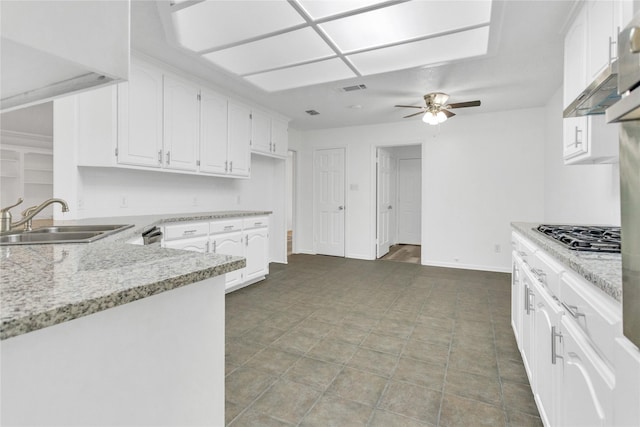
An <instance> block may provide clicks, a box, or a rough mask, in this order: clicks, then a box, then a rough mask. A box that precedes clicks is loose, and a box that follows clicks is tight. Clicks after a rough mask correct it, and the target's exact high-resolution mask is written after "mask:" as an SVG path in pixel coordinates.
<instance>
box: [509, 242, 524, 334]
mask: <svg viewBox="0 0 640 427" xmlns="http://www.w3.org/2000/svg"><path fill="white" fill-rule="evenodd" d="M512 264H513V265H512V270H511V327H512V328H513V334H514V335H515V337H516V342H520V335H521V333H522V309H523V304H522V301H523V298H524V294H523V279H522V274H523V271H522V260H521V259H520V258H519V256H518V255H517V254H516V253H515V251H514V253H513V262H512Z"/></svg>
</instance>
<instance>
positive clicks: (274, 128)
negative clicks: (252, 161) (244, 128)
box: [251, 110, 289, 158]
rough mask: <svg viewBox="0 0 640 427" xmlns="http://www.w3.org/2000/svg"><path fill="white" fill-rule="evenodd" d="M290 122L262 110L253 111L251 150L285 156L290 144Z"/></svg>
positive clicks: (280, 156) (274, 155)
mask: <svg viewBox="0 0 640 427" xmlns="http://www.w3.org/2000/svg"><path fill="white" fill-rule="evenodd" d="M288 127H289V125H288V122H287V121H286V120H281V119H278V118H276V117H272V116H270V115H268V114H267V113H264V112H262V111H260V110H253V111H252V112H251V151H252V152H253V153H256V154H261V155H266V156H271V157H278V158H285V157H286V156H287V149H288V144H289V136H288Z"/></svg>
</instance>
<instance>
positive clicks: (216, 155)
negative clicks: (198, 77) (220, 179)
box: [200, 90, 228, 174]
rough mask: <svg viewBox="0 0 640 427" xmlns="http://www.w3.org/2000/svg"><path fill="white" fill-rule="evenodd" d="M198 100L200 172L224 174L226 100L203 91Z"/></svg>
mask: <svg viewBox="0 0 640 427" xmlns="http://www.w3.org/2000/svg"><path fill="white" fill-rule="evenodd" d="M200 98H201V99H200V171H201V172H211V173H218V174H225V173H226V172H227V169H228V162H227V126H228V123H227V100H226V98H223V97H221V96H218V95H216V94H214V93H211V92H207V91H204V90H203V91H202V93H201V96H200Z"/></svg>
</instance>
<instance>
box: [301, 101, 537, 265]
mask: <svg viewBox="0 0 640 427" xmlns="http://www.w3.org/2000/svg"><path fill="white" fill-rule="evenodd" d="M544 120H545V110H544V109H542V108H536V109H526V110H517V111H510V112H500V113H490V114H475V115H470V116H463V115H458V116H457V117H456V118H455V120H451V121H449V122H447V123H445V124H443V125H442V126H440V129H438V128H437V127H429V126H427V125H425V124H424V123H423V122H421V121H420V120H414V121H403V122H398V123H391V124H384V125H375V126H360V127H347V128H336V129H326V130H315V131H308V132H301V133H300V139H301V141H300V142H298V145H299V147H300V151H299V156H298V164H299V165H298V172H299V174H298V183H299V186H298V192H297V194H298V199H299V211H298V212H299V215H298V217H299V223H300V224H299V227H298V228H297V230H299V233H298V245H299V246H298V250H299V251H300V252H307V253H313V234H312V233H313V219H312V218H313V198H312V195H311V193H310V191H309V189H310V188H313V186H312V182H313V174H312V171H313V168H312V166H313V165H312V159H313V151H314V149H317V148H328V147H346V188H347V192H346V221H345V228H346V242H345V246H346V248H345V253H346V256H347V257H350V258H363V259H374V258H375V181H374V177H375V168H374V166H373V165H374V160H373V159H374V156H375V147H376V146H398V145H411V144H416V143H423V151H422V159H423V160H422V171H423V187H422V195H423V223H422V232H423V249H422V263H423V264H426V265H442V266H455V267H461V268H463V267H466V268H478V269H484V270H499V271H509V270H510V268H509V266H510V251H509V248H510V222H511V221H536V220H540V218H542V216H543V200H544V196H543V171H544V166H543V158H544V151H543V149H544V133H545V131H544V129H545V126H544ZM352 185H355V186H356V187H355V188H357V190H352V189H351V188H352ZM496 244H498V245H500V249H501V252H500V253H496V252H494V248H495V245H496ZM454 259H457V261H455V260H454Z"/></svg>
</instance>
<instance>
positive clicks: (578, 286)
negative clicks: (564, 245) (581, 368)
mask: <svg viewBox="0 0 640 427" xmlns="http://www.w3.org/2000/svg"><path fill="white" fill-rule="evenodd" d="M560 294H561V297H560V301H561V302H562V305H563V307H564V309H565V312H566V315H567V318H568V319H571V320H573V322H574V323H575V324H576V325H577V326H578V328H580V329H581V330H582V331H583V332H584V334H585V336H586V337H587V339H589V340H590V341H591V345H592V346H593V347H594V348H595V349H596V350H597V351H598V352H599V353H600V354H602V355H603V356H604V357H605V358H606V359H607V360H608V361H609V362H613V361H614V360H615V359H614V340H615V339H616V338H617V337H620V336H622V308H621V307H620V305H619V304H617V303H616V302H614V301H612V300H609V297H608V296H606V295H604V294H602V292H601V291H599V290H598V289H595V288H594V287H593V285H591V284H590V283H587V282H586V281H585V280H584V279H582V278H581V277H579V276H577V275H575V274H573V273H571V272H566V273H564V274H563V276H562V289H561V290H560Z"/></svg>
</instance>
